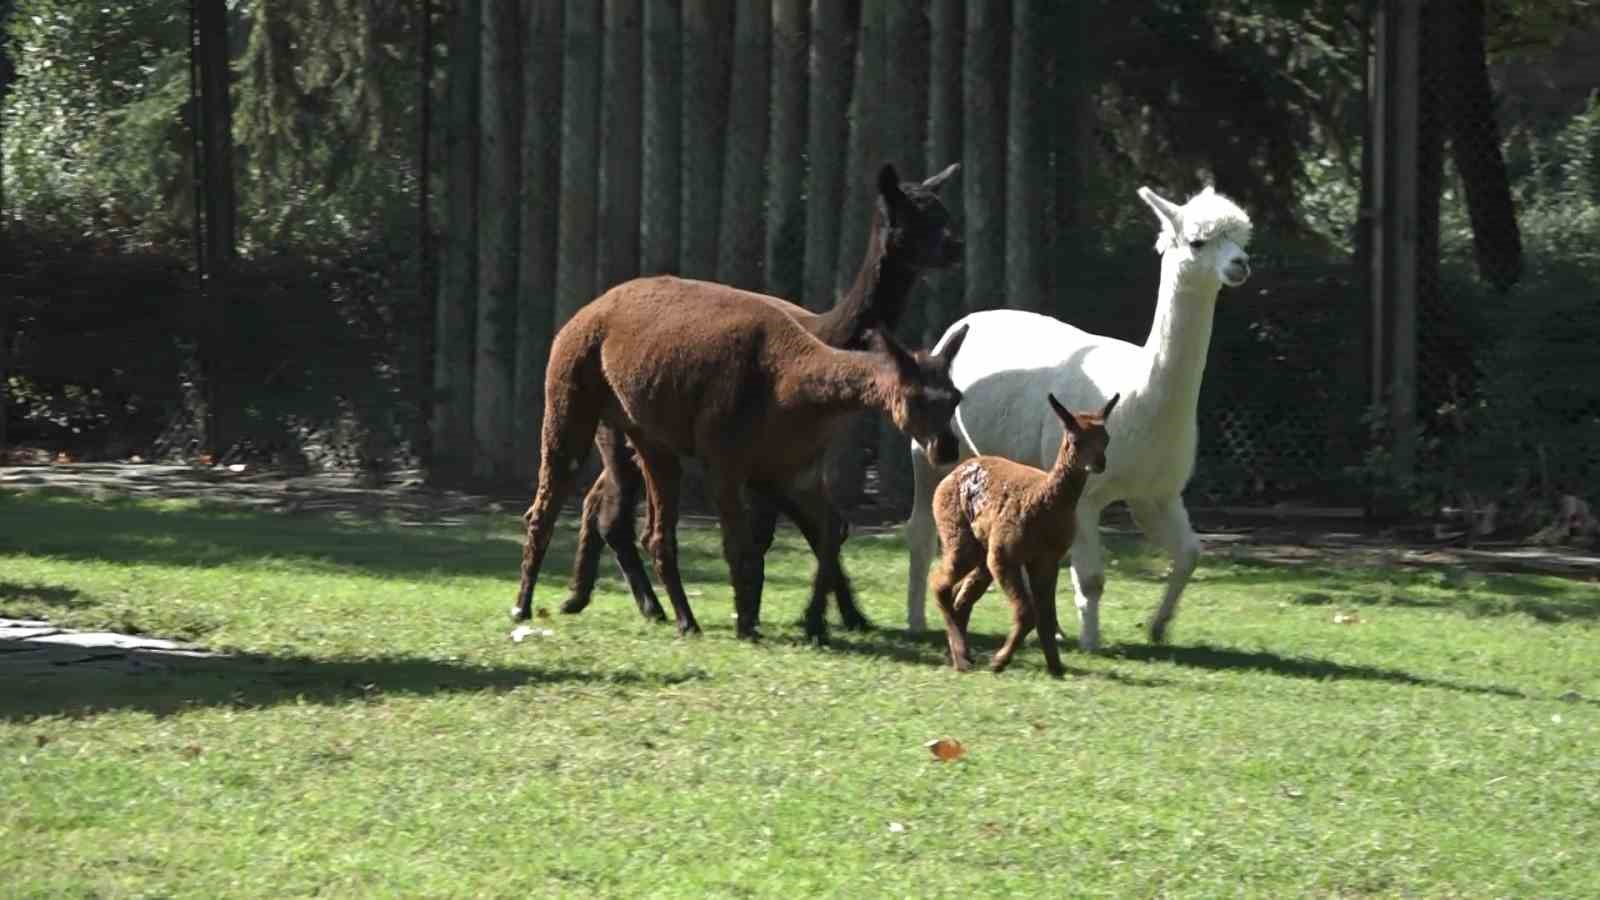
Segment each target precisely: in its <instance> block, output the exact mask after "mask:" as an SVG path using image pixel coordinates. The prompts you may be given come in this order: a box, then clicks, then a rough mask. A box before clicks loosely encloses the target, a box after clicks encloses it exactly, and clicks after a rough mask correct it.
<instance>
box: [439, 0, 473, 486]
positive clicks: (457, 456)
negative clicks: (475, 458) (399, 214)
mask: <svg viewBox="0 0 1600 900" xmlns="http://www.w3.org/2000/svg"><path fill="white" fill-rule="evenodd" d="M482 15H483V7H482V4H481V0H461V2H460V3H459V4H457V7H456V11H455V16H454V18H453V19H452V20H451V22H450V37H449V39H450V57H449V62H448V64H447V65H448V69H447V77H448V79H449V82H448V90H449V93H450V105H449V121H448V123H447V125H446V133H445V157H446V163H445V165H446V169H447V172H446V176H445V177H446V181H445V204H446V205H445V245H444V259H443V265H442V267H441V273H440V274H441V277H440V279H439V302H438V320H437V327H436V328H435V334H434V337H435V348H436V349H435V355H434V370H433V373H434V375H433V383H434V392H435V393H434V396H435V398H436V400H435V406H434V411H433V451H434V464H433V469H432V470H431V471H430V472H429V477H430V478H431V479H435V480H437V481H439V482H441V483H444V484H452V485H459V484H464V483H465V482H467V481H468V480H469V477H470V475H471V471H472V374H473V371H472V370H473V366H472V345H473V330H474V329H473V326H474V324H475V323H476V321H477V318H476V311H477V307H478V113H479V110H478V76H479V71H478V59H479V55H480V54H479V34H478V29H479V25H480V22H481V17H482Z"/></svg>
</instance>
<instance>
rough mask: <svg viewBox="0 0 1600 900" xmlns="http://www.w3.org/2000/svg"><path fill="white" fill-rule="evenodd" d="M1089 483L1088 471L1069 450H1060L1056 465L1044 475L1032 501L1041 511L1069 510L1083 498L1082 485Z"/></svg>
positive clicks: (1064, 448) (1065, 448)
mask: <svg viewBox="0 0 1600 900" xmlns="http://www.w3.org/2000/svg"><path fill="white" fill-rule="evenodd" d="M1088 482H1089V470H1088V469H1086V468H1084V467H1083V466H1082V465H1080V464H1079V462H1078V460H1077V458H1076V454H1074V453H1073V451H1072V450H1071V449H1070V448H1067V447H1063V448H1061V453H1060V454H1059V455H1058V456H1057V457H1056V464H1055V465H1054V466H1051V467H1050V471H1049V472H1046V473H1045V477H1044V480H1043V481H1041V482H1039V485H1038V487H1037V489H1036V490H1035V493H1034V498H1033V499H1034V501H1035V503H1037V504H1038V506H1039V507H1040V508H1041V509H1044V510H1049V511H1063V510H1067V509H1071V508H1072V507H1074V506H1076V505H1077V503H1078V498H1079V497H1081V496H1083V488H1084V485H1086V484H1088Z"/></svg>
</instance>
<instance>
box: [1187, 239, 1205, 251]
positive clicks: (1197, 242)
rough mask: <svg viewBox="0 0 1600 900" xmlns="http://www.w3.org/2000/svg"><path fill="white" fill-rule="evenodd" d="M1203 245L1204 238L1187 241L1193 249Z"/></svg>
mask: <svg viewBox="0 0 1600 900" xmlns="http://www.w3.org/2000/svg"><path fill="white" fill-rule="evenodd" d="M1205 245H1206V242H1205V239H1204V238H1201V239H1199V240H1193V241H1190V242H1189V246H1190V247H1191V248H1193V249H1195V250H1199V249H1200V248H1201V247H1204V246H1205Z"/></svg>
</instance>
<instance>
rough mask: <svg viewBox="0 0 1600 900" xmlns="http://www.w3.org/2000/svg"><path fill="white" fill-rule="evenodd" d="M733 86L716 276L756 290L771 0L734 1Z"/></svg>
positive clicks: (762, 230)
mask: <svg viewBox="0 0 1600 900" xmlns="http://www.w3.org/2000/svg"><path fill="white" fill-rule="evenodd" d="M734 6H735V9H736V12H735V15H736V16H737V21H736V23H735V25H734V39H733V74H732V87H731V91H730V97H729V102H728V128H727V135H728V143H727V153H726V161H725V163H724V164H723V181H722V219H721V223H720V225H721V238H720V239H719V241H718V245H719V246H718V250H717V280H718V281H720V282H722V283H723V284H731V285H733V286H734V287H739V288H744V289H745V290H751V291H759V290H761V287H762V283H763V279H762V274H761V264H762V261H763V255H764V248H765V246H766V209H765V205H764V204H763V203H762V198H763V197H764V195H765V185H766V181H767V170H766V167H767V112H768V110H769V109H770V108H771V103H772V98H771V97H770V96H769V95H768V93H767V81H768V78H769V75H770V71H771V65H772V62H771V60H772V8H771V6H772V3H771V0H738V2H736V3H735V4H734Z"/></svg>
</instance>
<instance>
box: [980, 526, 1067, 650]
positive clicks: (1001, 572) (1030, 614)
mask: <svg viewBox="0 0 1600 900" xmlns="http://www.w3.org/2000/svg"><path fill="white" fill-rule="evenodd" d="M989 569H990V571H992V572H994V578H995V581H998V582H1000V588H1001V589H1002V590H1004V591H1005V592H1006V596H1007V597H1009V598H1011V633H1010V634H1008V635H1006V642H1005V643H1004V644H1002V645H1001V646H1000V650H999V652H997V653H996V654H995V655H994V659H992V660H990V661H989V668H990V669H992V670H994V671H995V672H1003V671H1005V668H1006V666H1008V665H1010V664H1011V657H1012V656H1013V655H1015V654H1016V652H1017V648H1018V647H1020V646H1022V640H1023V638H1026V637H1027V636H1028V632H1030V631H1032V630H1033V625H1034V607H1033V598H1032V597H1030V596H1029V595H1028V582H1027V580H1026V579H1025V578H1024V577H1023V575H1022V567H1021V566H1012V565H1005V564H1003V563H1002V562H1001V560H999V559H997V558H995V557H994V556H993V555H991V556H990V558H989ZM1056 664H1057V665H1058V666H1059V665H1060V659H1059V658H1058V659H1057V660H1056ZM1053 674H1054V673H1053Z"/></svg>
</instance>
